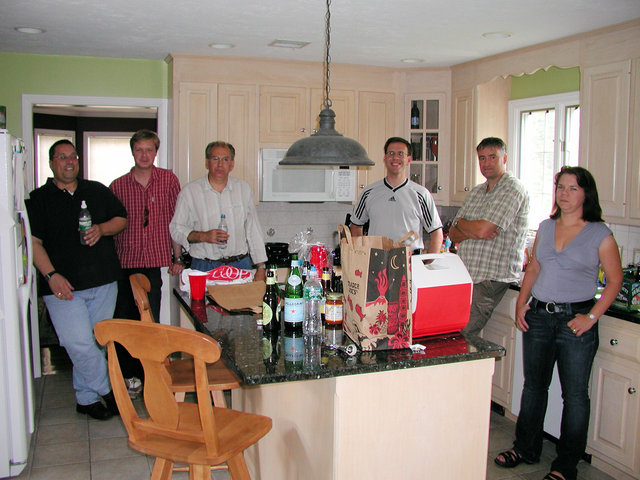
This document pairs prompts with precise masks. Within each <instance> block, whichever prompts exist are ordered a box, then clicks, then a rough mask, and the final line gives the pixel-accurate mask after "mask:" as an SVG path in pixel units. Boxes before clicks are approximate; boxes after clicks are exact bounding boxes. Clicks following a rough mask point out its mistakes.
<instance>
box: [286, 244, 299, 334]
mask: <svg viewBox="0 0 640 480" xmlns="http://www.w3.org/2000/svg"><path fill="white" fill-rule="evenodd" d="M303 319H304V298H303V296H302V277H301V276H300V266H299V264H298V254H296V253H294V254H292V255H291V271H290V272H289V278H287V285H286V287H285V291H284V327H285V329H286V330H288V331H293V330H302V321H303Z"/></svg>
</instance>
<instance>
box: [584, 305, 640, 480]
mask: <svg viewBox="0 0 640 480" xmlns="http://www.w3.org/2000/svg"><path fill="white" fill-rule="evenodd" d="M599 333H600V346H599V349H598V353H597V355H596V358H595V360H594V362H593V370H592V373H591V394H590V395H591V419H590V422H589V423H590V424H589V439H588V441H587V453H590V454H592V455H593V460H592V463H593V464H594V466H596V467H598V468H600V469H601V470H604V471H605V472H607V473H609V474H610V475H613V476H614V477H615V478H619V479H623V478H633V479H640V455H639V454H638V452H640V423H639V421H640V325H638V324H634V323H631V322H626V321H624V320H619V319H616V318H613V317H608V316H606V315H605V316H603V317H601V318H600V320H599ZM611 467H614V469H615V470H612V469H611ZM621 472H622V473H621Z"/></svg>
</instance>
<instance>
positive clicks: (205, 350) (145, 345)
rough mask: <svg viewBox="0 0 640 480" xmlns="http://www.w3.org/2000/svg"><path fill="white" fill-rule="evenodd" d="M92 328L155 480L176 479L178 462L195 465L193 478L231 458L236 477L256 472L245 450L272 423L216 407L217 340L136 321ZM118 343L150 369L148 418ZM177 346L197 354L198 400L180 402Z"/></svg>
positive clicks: (132, 439) (135, 443)
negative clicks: (212, 390) (212, 376)
mask: <svg viewBox="0 0 640 480" xmlns="http://www.w3.org/2000/svg"><path fill="white" fill-rule="evenodd" d="M94 332H95V336H96V340H97V341H98V343H100V344H101V345H106V346H107V352H108V356H107V358H108V364H109V378H110V380H111V387H112V388H113V393H114V396H115V399H116V402H117V404H118V409H119V410H120V417H121V418H122V422H123V424H124V426H125V429H126V430H127V434H128V436H129V446H130V447H131V448H133V449H134V450H137V451H139V452H142V453H145V454H147V455H151V456H153V457H156V460H155V463H154V466H153V471H152V473H151V479H152V480H170V479H171V476H172V470H173V464H174V462H183V463H187V464H188V465H189V467H188V468H189V479H191V480H205V479H206V480H210V479H211V468H212V467H213V466H215V465H220V464H221V463H225V462H226V464H227V465H228V468H229V473H230V475H231V478H232V479H234V480H238V479H240V480H245V479H249V478H250V477H249V471H248V469H247V466H246V464H245V461H244V454H243V452H244V450H246V449H247V448H248V447H249V446H251V445H253V444H255V443H256V442H257V441H258V440H259V439H260V438H262V437H263V436H264V435H266V434H267V433H268V432H269V430H271V425H272V422H271V419H270V418H269V417H264V416H262V415H255V414H249V413H244V412H238V411H235V410H230V409H227V408H219V407H214V406H212V403H211V398H210V396H209V386H208V371H207V368H206V365H207V364H214V365H215V364H216V363H219V359H220V346H219V345H218V342H216V341H215V340H214V339H213V338H211V337H208V336H206V335H203V334H201V333H198V332H194V331H192V330H187V329H184V328H180V327H172V326H169V325H160V324H157V323H148V322H137V321H133V320H103V321H102V322H99V323H98V324H97V325H96V326H95V328H94ZM115 342H117V343H119V344H120V345H122V346H123V347H124V348H125V349H126V350H127V351H128V352H129V353H130V354H131V355H132V356H133V357H135V358H139V359H140V361H141V363H142V366H143V367H144V374H145V393H144V405H145V408H146V410H147V413H148V415H149V416H148V418H141V417H140V416H139V415H138V413H137V412H136V409H135V407H134V405H133V403H132V400H131V398H129V394H128V393H127V387H126V384H125V382H124V378H123V376H122V371H121V369H120V364H119V362H118V356H117V355H116V348H115ZM176 352H184V353H187V354H188V355H190V356H191V357H192V358H193V360H191V365H192V366H193V371H192V375H193V379H194V383H195V392H196V399H197V403H187V402H178V401H177V400H176V398H175V396H174V394H173V387H172V386H171V377H170V376H169V375H167V369H166V363H165V362H166V359H167V358H168V357H169V356H170V355H171V354H173V353H176ZM188 364H189V362H183V363H182V364H181V368H184V370H185V371H186V370H187V368H186V366H187V365H188ZM211 371H212V372H215V371H216V370H211Z"/></svg>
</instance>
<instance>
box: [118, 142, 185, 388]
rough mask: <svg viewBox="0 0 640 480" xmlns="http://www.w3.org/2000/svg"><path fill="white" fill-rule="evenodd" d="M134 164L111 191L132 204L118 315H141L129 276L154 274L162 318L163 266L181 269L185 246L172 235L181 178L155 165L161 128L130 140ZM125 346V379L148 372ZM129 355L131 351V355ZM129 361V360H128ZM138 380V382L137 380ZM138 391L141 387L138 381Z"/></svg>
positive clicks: (156, 307)
mask: <svg viewBox="0 0 640 480" xmlns="http://www.w3.org/2000/svg"><path fill="white" fill-rule="evenodd" d="M129 144H130V146H131V153H132V154H133V159H134V162H135V164H134V166H133V168H132V169H131V170H130V171H129V173H127V174H126V175H123V176H122V177H119V178H117V179H116V180H114V181H113V182H112V183H111V186H110V188H111V191H112V192H113V193H114V194H115V195H116V196H117V197H118V199H120V201H121V202H122V204H123V205H124V206H125V208H126V209H127V214H128V219H129V225H128V227H127V228H126V229H125V230H123V231H122V233H120V234H118V235H116V236H115V237H114V238H115V242H116V251H117V252H118V258H119V259H120V265H121V266H122V271H123V274H122V278H121V279H120V281H119V282H118V300H117V302H116V311H115V313H114V316H115V317H116V318H129V319H139V318H140V314H139V312H138V309H137V307H136V305H135V301H134V299H133V293H132V291H131V285H130V283H129V275H131V274H133V273H143V274H145V275H146V276H147V277H148V278H149V282H150V283H151V291H150V292H149V305H150V307H151V312H152V314H153V317H154V319H155V320H156V321H160V300H161V295H162V294H161V288H162V277H161V272H160V269H161V268H162V267H167V266H168V267H169V273H170V274H174V275H177V274H180V273H181V272H182V270H183V268H184V267H183V265H182V264H181V263H180V254H181V249H180V246H179V245H178V244H176V243H175V242H174V241H173V240H171V236H170V234H169V222H170V221H171V217H173V213H174V211H175V207H176V200H177V198H178V193H179V192H180V182H179V181H178V177H176V176H175V174H174V173H173V172H171V171H170V170H166V169H164V168H157V167H156V166H155V165H154V161H155V159H156V155H157V153H158V148H159V147H160V140H159V138H158V136H157V135H156V133H155V132H152V131H150V130H139V131H137V132H136V133H135V134H134V135H133V136H132V137H131V140H130V142H129ZM120 352H123V350H120V351H119V355H118V357H119V358H120V359H121V366H122V370H123V374H124V376H125V378H132V377H136V378H137V377H139V376H141V375H142V370H141V366H140V365H139V362H127V360H124V362H123V361H122V360H123V355H121V354H120ZM125 357H126V355H125ZM123 363H124V365H122V364H123ZM134 383H135V381H134ZM133 389H134V390H135V389H136V387H135V386H134V388H133Z"/></svg>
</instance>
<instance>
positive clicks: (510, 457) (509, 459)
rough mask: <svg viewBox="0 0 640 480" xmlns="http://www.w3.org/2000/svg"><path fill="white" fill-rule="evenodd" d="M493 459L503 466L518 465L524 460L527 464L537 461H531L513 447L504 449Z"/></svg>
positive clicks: (511, 466)
mask: <svg viewBox="0 0 640 480" xmlns="http://www.w3.org/2000/svg"><path fill="white" fill-rule="evenodd" d="M500 456H502V458H503V459H504V460H500V459H499V458H498V457H500ZM493 461H494V462H495V463H496V465H498V466H499V467H503V468H513V467H517V466H518V465H520V464H521V463H522V462H524V463H526V464H529V465H531V464H532V463H535V462H531V461H529V460H527V459H526V458H524V457H523V456H522V455H520V454H519V453H518V452H516V451H515V450H513V449H511V450H506V451H504V452H502V453H499V454H498V456H497V457H496V458H494V459H493ZM548 480H555V479H553V478H551V479H548Z"/></svg>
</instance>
